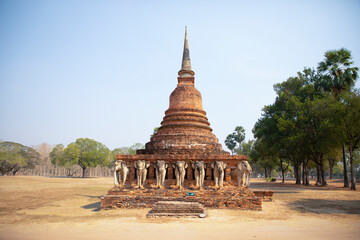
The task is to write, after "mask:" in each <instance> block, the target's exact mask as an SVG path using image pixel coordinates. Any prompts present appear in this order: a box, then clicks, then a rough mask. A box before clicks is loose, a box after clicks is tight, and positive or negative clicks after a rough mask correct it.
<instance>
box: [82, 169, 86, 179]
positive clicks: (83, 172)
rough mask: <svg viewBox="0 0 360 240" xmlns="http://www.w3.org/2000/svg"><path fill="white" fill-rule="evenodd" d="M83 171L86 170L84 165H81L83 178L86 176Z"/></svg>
mask: <svg viewBox="0 0 360 240" xmlns="http://www.w3.org/2000/svg"><path fill="white" fill-rule="evenodd" d="M85 171H86V167H83V168H82V178H85V177H86V176H85Z"/></svg>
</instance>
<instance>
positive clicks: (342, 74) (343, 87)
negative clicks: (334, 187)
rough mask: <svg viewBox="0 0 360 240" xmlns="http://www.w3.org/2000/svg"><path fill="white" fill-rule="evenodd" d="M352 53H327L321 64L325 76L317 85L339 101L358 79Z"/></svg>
mask: <svg viewBox="0 0 360 240" xmlns="http://www.w3.org/2000/svg"><path fill="white" fill-rule="evenodd" d="M351 59H352V57H351V52H350V51H349V50H347V49H344V48H342V49H340V50H331V51H327V52H326V53H325V60H324V61H322V62H320V63H319V66H318V71H319V72H320V73H321V74H323V76H322V77H321V78H320V79H319V81H317V85H318V86H319V87H320V88H322V89H323V90H325V91H328V92H332V93H333V94H334V96H335V97H336V98H337V99H338V98H339V95H340V93H341V92H342V91H348V90H349V89H350V88H351V87H352V86H354V85H355V82H356V80H357V78H358V70H359V69H358V68H357V67H353V66H352V65H353V63H354V62H353V61H351ZM342 152H343V167H344V187H348V186H349V179H348V174H347V164H346V153H345V146H344V143H342Z"/></svg>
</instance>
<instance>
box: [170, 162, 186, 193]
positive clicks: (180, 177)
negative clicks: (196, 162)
mask: <svg viewBox="0 0 360 240" xmlns="http://www.w3.org/2000/svg"><path fill="white" fill-rule="evenodd" d="M173 168H174V169H175V177H176V187H178V188H180V189H183V188H184V179H185V174H186V171H185V169H186V168H188V164H187V163H186V162H185V161H176V162H175V163H173Z"/></svg>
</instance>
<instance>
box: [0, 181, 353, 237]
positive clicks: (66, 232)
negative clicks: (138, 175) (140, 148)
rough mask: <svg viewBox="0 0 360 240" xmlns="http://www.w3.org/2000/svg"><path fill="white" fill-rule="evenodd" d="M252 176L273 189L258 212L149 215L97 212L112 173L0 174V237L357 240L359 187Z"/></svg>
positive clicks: (139, 211)
mask: <svg viewBox="0 0 360 240" xmlns="http://www.w3.org/2000/svg"><path fill="white" fill-rule="evenodd" d="M252 181H253V182H252V184H251V189H254V190H264V189H265V190H274V191H275V194H274V200H275V201H273V202H264V203H263V211H261V212H250V211H239V210H220V209H219V210H209V211H208V214H209V215H208V217H207V218H204V219H199V218H179V219H174V218H170V219H169V218H155V219H154V218H150V219H148V218H146V217H145V215H146V214H147V212H148V211H149V210H150V209H137V210H130V209H125V210H120V209H119V210H107V211H100V210H99V207H100V199H99V197H100V196H101V195H104V194H106V192H107V190H108V189H110V188H111V187H112V186H113V183H112V179H111V178H91V179H80V178H73V179H71V178H55V177H24V176H15V177H12V176H11V177H0V239H40V240H41V239H87V240H91V239H127V240H129V239H149V240H151V239H171V240H176V239H224V240H228V239H359V236H360V191H350V190H348V189H344V188H342V183H341V181H339V180H338V181H336V180H332V181H329V183H330V184H329V187H326V188H324V187H315V186H310V187H304V186H296V185H295V184H294V182H293V181H290V182H288V183H285V184H281V183H266V182H265V181H264V180H263V179H253V180H252ZM312 184H313V183H312Z"/></svg>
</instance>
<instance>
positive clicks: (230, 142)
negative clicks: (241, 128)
mask: <svg viewBox="0 0 360 240" xmlns="http://www.w3.org/2000/svg"><path fill="white" fill-rule="evenodd" d="M225 145H226V146H227V148H228V149H230V151H231V153H232V154H234V148H235V147H236V142H235V139H234V136H233V135H232V134H229V135H228V136H227V137H226V139H225Z"/></svg>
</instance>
